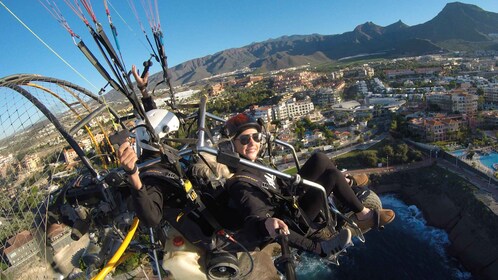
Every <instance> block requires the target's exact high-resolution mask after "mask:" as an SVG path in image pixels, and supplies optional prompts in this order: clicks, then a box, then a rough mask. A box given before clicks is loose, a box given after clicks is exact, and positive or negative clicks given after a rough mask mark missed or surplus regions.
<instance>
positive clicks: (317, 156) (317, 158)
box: [309, 152, 330, 162]
mask: <svg viewBox="0 0 498 280" xmlns="http://www.w3.org/2000/svg"><path fill="white" fill-rule="evenodd" d="M309 160H312V161H314V162H327V161H330V158H329V157H328V156H326V155H325V154H324V153H321V152H317V153H314V154H312V155H311V157H310V159H309Z"/></svg>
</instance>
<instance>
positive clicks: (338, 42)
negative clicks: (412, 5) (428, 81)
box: [154, 2, 498, 84]
mask: <svg viewBox="0 0 498 280" xmlns="http://www.w3.org/2000/svg"><path fill="white" fill-rule="evenodd" d="M492 34H498V13H493V12H488V11H485V10H483V9H481V8H479V7H478V6H475V5H469V4H463V3H459V2H454V3H449V4H447V5H446V6H445V7H444V9H443V10H442V11H441V12H440V13H439V14H438V15H436V16H435V17H434V18H433V19H431V20H429V21H427V22H425V23H423V24H419V25H415V26H408V25H406V24H404V23H403V22H402V21H398V22H395V23H393V24H391V25H388V26H385V27H383V26H379V25H376V24H375V23H373V22H366V23H364V24H361V25H358V26H357V27H356V28H355V29H354V30H353V31H349V32H345V33H343V34H337V35H319V34H312V35H293V36H282V37H280V38H277V39H270V40H267V41H264V42H258V43H253V44H250V45H248V46H244V47H240V48H233V49H227V50H223V51H220V52H218V53H215V54H213V55H208V56H205V57H201V58H197V59H192V60H189V61H186V62H184V63H181V64H179V65H176V66H174V67H173V68H171V72H172V77H173V81H174V83H175V84H183V83H187V82H191V81H196V80H199V79H203V78H206V77H210V76H212V75H216V74H220V73H226V72H231V71H234V70H236V69H242V68H244V67H250V68H255V69H259V70H262V71H267V70H275V69H281V68H288V67H293V66H299V65H303V64H307V63H309V64H311V65H316V64H320V63H324V62H332V61H336V60H338V59H341V58H345V57H351V56H356V55H359V54H363V55H364V54H375V55H377V56H383V57H399V56H409V55H423V54H431V53H439V52H443V51H448V50H451V51H455V50H472V49H494V50H498V42H496V43H494V44H493V38H492V36H490V35H492ZM495 40H496V39H495ZM154 76H155V77H154V78H155V79H160V78H161V77H162V74H161V73H157V74H155V75H154Z"/></svg>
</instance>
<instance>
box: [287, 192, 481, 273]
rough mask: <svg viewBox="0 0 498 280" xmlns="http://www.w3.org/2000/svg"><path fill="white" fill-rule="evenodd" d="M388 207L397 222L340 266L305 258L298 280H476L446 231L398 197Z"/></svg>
mask: <svg viewBox="0 0 498 280" xmlns="http://www.w3.org/2000/svg"><path fill="white" fill-rule="evenodd" d="M381 200H382V203H383V207H384V208H391V209H393V210H394V211H395V212H396V219H395V220H394V221H393V222H392V223H391V224H389V225H388V226H386V228H385V229H384V230H383V231H373V230H371V231H369V232H368V233H367V234H365V238H366V242H365V243H362V242H360V241H359V240H358V239H355V240H354V245H355V246H354V247H351V248H349V249H348V251H347V253H346V254H345V255H343V256H341V257H340V258H339V262H340V265H339V266H335V265H333V264H327V263H325V262H323V260H321V259H320V258H318V257H316V256H313V255H311V254H303V255H301V259H300V261H299V263H297V267H296V273H297V278H298V279H300V280H301V279H310V280H311V279H334V280H341V279H362V280H375V279H379V280H380V279H382V280H386V279H445V280H447V279H473V277H472V275H471V274H470V272H468V271H466V270H465V269H464V268H463V266H462V265H460V264H459V263H458V262H457V260H456V259H454V258H451V257H449V256H448V255H447V254H446V252H445V248H446V247H447V246H448V245H449V240H448V235H447V234H446V232H445V231H444V230H440V229H437V228H434V227H430V226H427V224H426V221H425V220H424V217H423V216H422V212H421V211H420V210H419V209H418V208H417V207H416V206H414V205H406V204H405V203H404V202H402V201H401V200H399V199H398V198H396V196H394V195H386V196H381Z"/></svg>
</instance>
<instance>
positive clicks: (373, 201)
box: [360, 190, 382, 209]
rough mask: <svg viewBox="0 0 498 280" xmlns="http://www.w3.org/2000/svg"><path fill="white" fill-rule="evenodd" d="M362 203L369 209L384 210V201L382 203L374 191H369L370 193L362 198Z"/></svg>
mask: <svg viewBox="0 0 498 280" xmlns="http://www.w3.org/2000/svg"><path fill="white" fill-rule="evenodd" d="M360 201H361V203H362V204H363V206H365V207H367V208H370V209H382V201H380V198H379V196H378V195H377V194H376V193H375V192H374V191H372V190H369V193H368V194H367V195H366V196H365V197H363V198H360Z"/></svg>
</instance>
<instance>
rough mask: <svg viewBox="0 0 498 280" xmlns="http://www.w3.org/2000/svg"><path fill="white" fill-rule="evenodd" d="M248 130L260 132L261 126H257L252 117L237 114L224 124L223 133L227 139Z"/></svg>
mask: <svg viewBox="0 0 498 280" xmlns="http://www.w3.org/2000/svg"><path fill="white" fill-rule="evenodd" d="M248 128H254V129H256V130H257V131H258V132H261V125H259V124H258V122H257V121H256V120H255V119H254V117H252V116H251V115H248V114H246V113H239V114H237V115H235V116H233V117H231V118H230V119H228V121H226V122H225V131H226V134H227V136H228V137H236V136H237V135H239V134H240V133H242V131H244V130H246V129H248Z"/></svg>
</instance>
